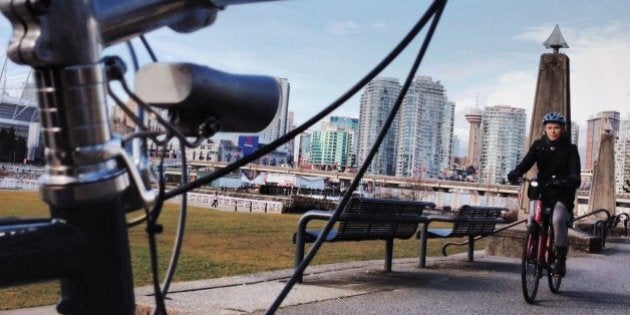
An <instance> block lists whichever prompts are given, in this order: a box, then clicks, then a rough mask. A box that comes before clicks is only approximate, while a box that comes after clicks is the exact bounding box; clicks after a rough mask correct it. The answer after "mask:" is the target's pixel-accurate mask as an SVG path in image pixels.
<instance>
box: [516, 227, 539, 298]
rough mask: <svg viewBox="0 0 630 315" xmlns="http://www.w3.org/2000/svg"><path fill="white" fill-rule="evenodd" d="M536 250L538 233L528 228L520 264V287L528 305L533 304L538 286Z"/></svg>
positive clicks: (532, 228)
mask: <svg viewBox="0 0 630 315" xmlns="http://www.w3.org/2000/svg"><path fill="white" fill-rule="evenodd" d="M537 249H538V233H537V231H536V229H535V228H534V227H531V228H528V229H527V237H526V238H525V247H524V248H523V258H522V262H521V285H522V287H523V297H524V298H525V301H526V302H527V303H530V304H531V303H534V299H535V298H536V294H537V293H538V284H539V282H540V278H541V277H540V274H541V271H542V267H541V265H540V264H539V263H538V260H537V257H536V252H537Z"/></svg>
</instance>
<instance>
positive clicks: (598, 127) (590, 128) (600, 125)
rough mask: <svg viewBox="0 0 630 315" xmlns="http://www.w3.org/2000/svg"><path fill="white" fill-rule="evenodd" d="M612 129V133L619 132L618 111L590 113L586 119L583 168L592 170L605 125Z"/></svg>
mask: <svg viewBox="0 0 630 315" xmlns="http://www.w3.org/2000/svg"><path fill="white" fill-rule="evenodd" d="M608 124H610V127H612V129H613V130H614V134H615V135H617V134H618V132H619V112H617V111H603V112H599V113H597V114H595V115H592V116H591V117H589V118H588V120H587V125H586V156H585V157H584V170H585V171H592V170H593V166H594V163H595V161H596V160H597V158H598V154H599V142H600V141H601V135H602V133H603V132H604V129H606V126H607V125H608Z"/></svg>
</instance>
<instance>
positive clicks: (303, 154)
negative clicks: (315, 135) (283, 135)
mask: <svg viewBox="0 0 630 315" xmlns="http://www.w3.org/2000/svg"><path fill="white" fill-rule="evenodd" d="M299 139H300V141H299V143H298V149H297V151H298V152H297V159H298V162H297V163H298V165H299V166H306V164H307V163H310V161H311V133H310V132H303V133H301V134H300V138H299Z"/></svg>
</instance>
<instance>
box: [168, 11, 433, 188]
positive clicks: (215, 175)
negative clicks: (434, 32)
mask: <svg viewBox="0 0 630 315" xmlns="http://www.w3.org/2000/svg"><path fill="white" fill-rule="evenodd" d="M436 1H438V0H436ZM424 24H426V21H422V20H421V21H419V22H418V23H417V24H416V25H414V26H413V28H412V29H411V30H410V31H409V32H408V33H407V35H405V37H404V38H403V39H402V40H401V41H400V42H399V43H398V45H396V47H394V49H392V51H391V52H390V53H389V54H388V55H387V56H385V58H383V60H382V61H381V62H379V63H378V64H377V65H376V66H375V67H374V68H373V69H372V70H371V71H370V72H368V74H366V75H365V76H364V77H363V78H362V79H361V80H359V81H358V82H357V83H356V84H355V85H354V86H352V87H351V88H350V89H349V90H348V91H346V92H345V93H344V94H343V95H341V96H340V97H339V98H338V99H337V100H335V101H334V102H333V103H332V104H330V105H328V107H326V108H325V109H324V110H322V111H321V112H319V113H318V114H317V115H315V116H313V117H312V118H311V119H309V120H307V121H306V122H305V123H303V124H302V125H300V126H298V127H297V128H295V129H293V130H291V131H289V132H288V133H286V134H285V135H283V136H281V137H279V138H278V139H276V140H274V141H272V142H271V143H270V144H268V145H266V146H264V147H263V148H260V149H258V150H256V151H254V152H253V153H252V154H250V155H248V156H246V157H243V158H241V159H240V160H237V161H235V162H234V163H231V164H228V165H227V166H226V167H224V168H222V169H219V170H216V171H214V172H212V173H210V174H208V175H206V176H203V177H200V178H198V179H197V180H195V181H192V182H190V183H189V184H187V185H185V186H180V187H178V188H175V189H173V190H171V191H169V192H168V193H166V196H165V197H166V198H167V199H170V198H173V197H175V196H177V195H179V194H181V193H183V192H185V191H191V190H193V189H195V188H199V187H201V186H203V185H205V184H207V183H209V182H211V181H213V180H216V179H217V178H219V177H222V176H224V175H227V174H229V173H231V172H232V171H235V170H237V169H239V168H240V167H241V166H244V165H246V164H247V163H249V162H253V161H255V160H256V159H259V158H261V157H262V156H264V155H266V154H268V153H270V152H272V151H273V150H275V149H277V148H278V147H280V146H281V145H283V144H285V143H286V142H288V141H290V140H291V139H293V138H295V137H296V136H297V135H299V134H300V133H302V132H304V131H305V130H306V129H308V128H310V127H311V126H313V125H314V124H316V123H317V122H319V121H320V120H321V119H322V118H324V117H326V115H328V114H330V113H331V112H333V111H334V110H336V109H337V108H338V107H340V106H341V105H343V103H345V102H346V101H347V100H348V99H350V98H351V97H352V96H354V94H356V93H357V92H359V91H360V90H361V89H362V88H363V86H365V85H366V84H367V83H368V82H370V81H371V80H372V79H374V78H375V77H376V76H377V75H378V74H379V73H380V72H381V71H383V69H385V68H386V67H387V66H388V65H389V64H390V63H391V62H392V61H393V60H394V59H395V58H396V57H397V56H398V55H399V54H400V53H401V52H402V51H403V50H404V49H405V48H406V47H407V46H408V45H409V43H410V42H411V41H412V40H413V38H414V37H415V36H416V35H417V34H418V33H419V32H420V30H422V28H423V27H424Z"/></svg>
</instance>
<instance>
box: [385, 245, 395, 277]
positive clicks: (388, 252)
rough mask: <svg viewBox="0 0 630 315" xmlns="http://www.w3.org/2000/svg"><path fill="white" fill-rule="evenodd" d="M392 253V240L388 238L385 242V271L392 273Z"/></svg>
mask: <svg viewBox="0 0 630 315" xmlns="http://www.w3.org/2000/svg"><path fill="white" fill-rule="evenodd" d="M393 252H394V239H393V238H390V239H388V240H386V241H385V271H387V272H390V271H392V256H393Z"/></svg>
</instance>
